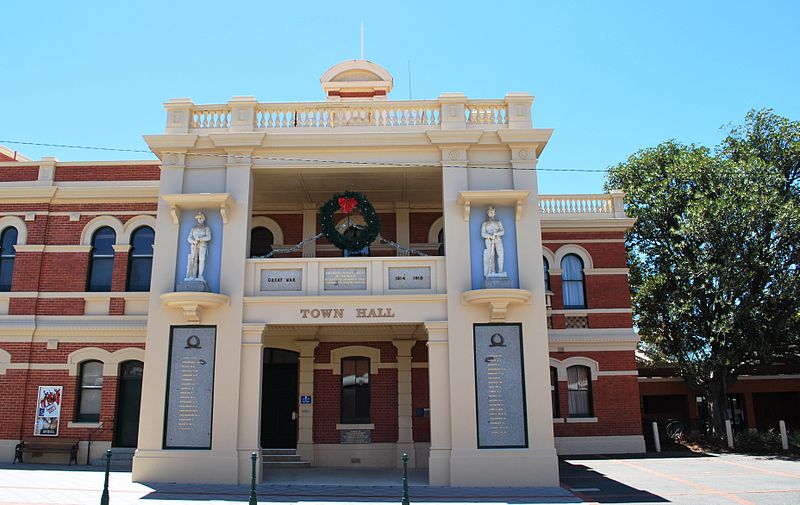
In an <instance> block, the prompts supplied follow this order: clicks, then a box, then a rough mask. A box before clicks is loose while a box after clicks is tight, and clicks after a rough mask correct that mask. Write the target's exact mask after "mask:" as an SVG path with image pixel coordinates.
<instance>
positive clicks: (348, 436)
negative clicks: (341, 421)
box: [339, 430, 372, 444]
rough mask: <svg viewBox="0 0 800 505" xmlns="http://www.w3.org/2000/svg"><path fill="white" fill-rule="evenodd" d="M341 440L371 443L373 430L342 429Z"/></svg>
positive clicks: (351, 442) (344, 442)
mask: <svg viewBox="0 0 800 505" xmlns="http://www.w3.org/2000/svg"><path fill="white" fill-rule="evenodd" d="M339 433H340V435H339V442H340V443H342V444H370V443H372V430H341V431H340V432H339Z"/></svg>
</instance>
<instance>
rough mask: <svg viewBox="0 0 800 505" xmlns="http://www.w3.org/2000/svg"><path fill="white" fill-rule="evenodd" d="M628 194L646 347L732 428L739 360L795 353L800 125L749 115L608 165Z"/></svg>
mask: <svg viewBox="0 0 800 505" xmlns="http://www.w3.org/2000/svg"><path fill="white" fill-rule="evenodd" d="M606 187H607V188H619V189H622V190H624V191H625V192H626V210H627V211H628V214H629V215H630V216H632V217H635V218H637V222H636V224H635V225H634V227H633V229H632V230H631V231H630V233H629V234H628V237H627V238H628V251H629V265H630V269H631V278H630V282H631V290H632V293H633V306H634V316H635V321H636V325H637V327H638V329H639V332H640V334H641V335H642V348H643V350H644V351H645V352H646V353H647V354H649V355H650V356H651V357H653V358H654V359H656V360H660V361H668V362H672V363H676V364H677V365H678V367H679V369H680V372H681V375H682V376H683V377H684V378H685V379H686V381H687V383H688V384H689V385H690V386H691V387H692V388H693V389H695V390H696V391H698V392H700V393H701V394H703V395H704V396H705V397H706V398H707V399H708V401H709V407H710V411H711V412H710V413H711V420H712V423H713V427H714V430H715V432H716V433H717V434H721V433H724V421H725V419H727V418H728V417H729V414H728V412H727V408H726V405H727V401H726V391H727V390H728V388H730V386H731V385H732V384H733V383H734V382H735V381H736V379H737V376H738V374H739V372H740V370H741V367H742V365H746V364H755V363H765V362H774V361H776V360H777V359H782V360H787V359H797V356H798V350H797V349H798V348H797V344H798V334H799V333H800V332H799V331H798V329H799V327H800V317H798V314H800V270H799V269H798V264H800V122H796V121H790V120H788V119H786V118H783V117H780V116H777V115H775V114H774V113H773V112H772V111H770V110H762V111H751V112H750V113H748V115H747V117H746V120H745V123H744V124H743V125H741V126H736V127H733V128H731V129H730V132H729V134H728V136H727V137H726V138H725V140H724V141H723V142H722V143H721V144H720V145H719V146H718V147H717V148H716V149H715V150H713V151H712V150H709V149H707V148H705V147H701V146H696V145H683V144H680V143H677V142H675V141H668V142H664V143H662V144H660V145H658V146H656V147H654V148H650V149H644V150H641V151H639V152H637V153H636V154H634V155H632V156H631V157H629V158H628V160H627V161H625V162H624V163H620V164H618V165H616V166H614V167H611V169H610V172H609V176H608V180H607V182H606Z"/></svg>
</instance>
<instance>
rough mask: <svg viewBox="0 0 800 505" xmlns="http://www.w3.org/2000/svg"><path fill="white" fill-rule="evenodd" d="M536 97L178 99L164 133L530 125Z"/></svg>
mask: <svg viewBox="0 0 800 505" xmlns="http://www.w3.org/2000/svg"><path fill="white" fill-rule="evenodd" d="M532 104H533V96H532V95H530V94H527V93H509V94H508V95H506V97H505V98H501V99H487V100H470V99H468V98H467V97H466V96H465V95H463V94H460V93H445V94H443V95H442V96H440V97H439V99H437V100H397V101H388V100H377V101H376V100H351V101H341V102H331V101H326V102H293V103H263V102H261V103H260V102H257V101H256V100H255V98H253V97H234V98H233V99H232V100H231V101H230V102H228V103H226V104H209V105H195V104H194V103H193V102H192V100H191V99H188V98H181V99H173V100H170V101H169V102H167V103H166V104H164V108H165V109H166V110H167V125H166V129H165V133H167V134H180V133H203V132H208V133H221V132H247V131H274V130H281V131H291V130H300V129H303V130H330V129H342V128H351V127H361V128H367V129H371V128H376V129H378V128H380V129H385V128H388V129H392V130H395V129H416V130H422V131H426V130H440V129H481V130H497V129H509V128H510V129H529V128H531V127H532V121H531V113H530V109H531V105H532Z"/></svg>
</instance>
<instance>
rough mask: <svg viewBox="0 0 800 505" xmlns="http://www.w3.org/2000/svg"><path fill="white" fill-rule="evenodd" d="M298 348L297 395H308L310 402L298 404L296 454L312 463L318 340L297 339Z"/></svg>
mask: <svg viewBox="0 0 800 505" xmlns="http://www.w3.org/2000/svg"><path fill="white" fill-rule="evenodd" d="M295 344H296V345H297V347H298V348H299V349H300V358H299V364H298V387H297V390H298V395H300V396H304V395H305V396H310V397H311V401H312V403H309V404H305V405H300V412H299V417H298V419H297V454H299V455H300V457H301V458H302V459H303V460H305V461H309V462H311V464H312V465H313V464H314V403H313V402H314V400H316V398H314V350H315V349H316V348H317V346H318V345H319V341H318V340H298V341H296V342H295Z"/></svg>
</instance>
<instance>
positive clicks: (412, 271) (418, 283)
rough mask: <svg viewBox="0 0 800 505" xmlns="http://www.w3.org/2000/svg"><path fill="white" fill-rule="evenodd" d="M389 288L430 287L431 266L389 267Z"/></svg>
mask: <svg viewBox="0 0 800 505" xmlns="http://www.w3.org/2000/svg"><path fill="white" fill-rule="evenodd" d="M389 289H431V267H414V268H404V267H389Z"/></svg>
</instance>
